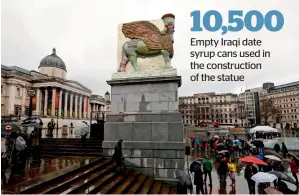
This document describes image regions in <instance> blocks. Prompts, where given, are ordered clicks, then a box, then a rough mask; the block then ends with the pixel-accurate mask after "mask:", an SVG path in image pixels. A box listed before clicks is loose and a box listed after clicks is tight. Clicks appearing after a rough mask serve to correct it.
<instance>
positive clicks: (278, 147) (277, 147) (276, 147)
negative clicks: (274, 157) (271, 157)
mask: <svg viewBox="0 0 299 195" xmlns="http://www.w3.org/2000/svg"><path fill="white" fill-rule="evenodd" d="M274 150H275V152H277V153H279V152H280V146H279V145H278V144H275V146H274Z"/></svg>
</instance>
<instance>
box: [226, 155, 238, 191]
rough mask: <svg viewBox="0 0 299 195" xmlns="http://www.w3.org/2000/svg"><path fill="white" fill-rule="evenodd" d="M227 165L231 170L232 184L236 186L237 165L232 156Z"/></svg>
mask: <svg viewBox="0 0 299 195" xmlns="http://www.w3.org/2000/svg"><path fill="white" fill-rule="evenodd" d="M227 167H228V170H229V178H230V179H231V181H232V184H231V186H235V184H236V165H235V162H234V160H233V159H232V158H230V160H229V162H228V163H227Z"/></svg>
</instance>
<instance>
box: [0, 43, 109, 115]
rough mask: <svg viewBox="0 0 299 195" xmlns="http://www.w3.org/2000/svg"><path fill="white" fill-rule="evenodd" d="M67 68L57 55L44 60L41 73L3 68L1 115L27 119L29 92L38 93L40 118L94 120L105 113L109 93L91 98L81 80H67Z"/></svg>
mask: <svg viewBox="0 0 299 195" xmlns="http://www.w3.org/2000/svg"><path fill="white" fill-rule="evenodd" d="M66 74H67V69H66V65H65V63H64V62H63V60H62V59H61V58H60V57H59V56H58V55H57V54H56V50H55V48H54V49H53V51H52V54H51V55H48V56H46V57H44V58H43V59H42V60H41V62H40V64H39V67H38V71H34V70H32V71H28V70H25V69H23V68H20V67H17V66H5V65H1V116H9V115H16V116H21V117H25V116H26V115H27V114H28V111H29V101H30V97H29V96H28V94H27V91H28V90H30V89H34V90H35V93H36V95H35V97H34V98H33V115H34V116H40V117H41V118H49V119H50V118H55V119H56V118H57V117H58V118H60V119H82V120H83V119H85V120H86V119H90V117H91V116H92V118H93V119H95V118H96V116H97V114H98V113H100V112H106V110H107V109H110V108H109V105H110V94H109V92H106V94H105V98H103V97H102V96H99V95H92V94H91V90H90V89H88V88H87V87H85V86H83V85H82V84H80V83H79V82H78V81H73V80H67V77H66V76H67V75H66Z"/></svg>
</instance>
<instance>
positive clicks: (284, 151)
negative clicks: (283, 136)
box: [281, 142, 288, 158]
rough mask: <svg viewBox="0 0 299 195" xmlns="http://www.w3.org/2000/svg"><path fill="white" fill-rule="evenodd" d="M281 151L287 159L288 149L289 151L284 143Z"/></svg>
mask: <svg viewBox="0 0 299 195" xmlns="http://www.w3.org/2000/svg"><path fill="white" fill-rule="evenodd" d="M281 151H282V154H283V158H285V157H287V153H288V149H287V147H286V145H285V144H284V142H282V143H281Z"/></svg>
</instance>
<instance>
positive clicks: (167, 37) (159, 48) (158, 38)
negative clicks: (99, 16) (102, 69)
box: [118, 14, 175, 72]
mask: <svg viewBox="0 0 299 195" xmlns="http://www.w3.org/2000/svg"><path fill="white" fill-rule="evenodd" d="M162 20H163V22H164V26H165V29H164V31H162V32H161V31H160V30H159V28H158V27H157V26H156V25H154V24H153V23H151V22H149V21H137V22H131V23H125V24H123V26H122V32H123V34H124V35H125V37H127V38H130V39H131V40H130V41H128V42H126V43H124V44H123V46H122V59H121V62H120V65H119V69H118V72H126V67H127V64H128V62H129V61H130V62H131V64H132V66H133V68H134V70H135V71H137V70H138V67H137V58H138V57H143V58H145V57H150V56H157V55H162V56H163V57H164V61H165V68H170V67H171V64H170V62H171V58H172V57H173V33H174V27H175V26H174V21H175V16H174V15H173V14H165V15H163V16H162Z"/></svg>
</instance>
